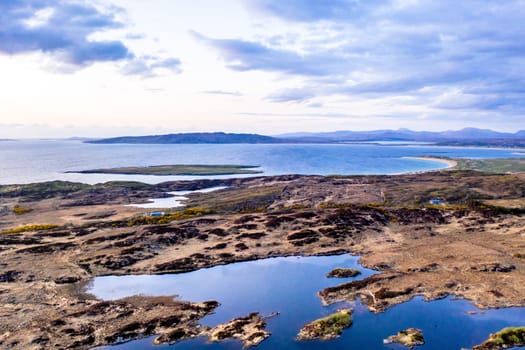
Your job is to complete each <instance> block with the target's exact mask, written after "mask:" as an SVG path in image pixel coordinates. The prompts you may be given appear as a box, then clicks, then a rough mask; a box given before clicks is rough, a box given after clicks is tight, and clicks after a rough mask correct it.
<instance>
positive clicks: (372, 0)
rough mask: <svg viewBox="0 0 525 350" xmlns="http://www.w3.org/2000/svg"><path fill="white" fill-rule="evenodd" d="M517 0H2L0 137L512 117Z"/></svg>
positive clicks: (522, 51) (519, 65)
mask: <svg viewBox="0 0 525 350" xmlns="http://www.w3.org/2000/svg"><path fill="white" fill-rule="evenodd" d="M524 18H525V1H523V0H515V1H511V0H499V1H489V0H483V1H482V0H479V1H478V0H464V1H457V0H454V1H452V0H439V1H436V0H384V1H381V0H366V1H359V0H330V1H328V0H327V1H321V0H319V1H317V0H316V1H314V0H221V1H216V0H105V1H101V0H90V1H82V0H0V138H10V137H12V138H20V137H70V136H84V137H102V136H117V135H143V134H159V133H173V132H196V131H227V132H250V133H252V132H253V133H262V134H268V135H275V134H280V133H287V132H294V131H333V130H374V129H398V128H410V129H413V130H450V129H460V128H464V127H479V128H491V129H494V130H499V131H517V130H521V129H525V117H524V116H525V113H524V112H525V25H523V19H524Z"/></svg>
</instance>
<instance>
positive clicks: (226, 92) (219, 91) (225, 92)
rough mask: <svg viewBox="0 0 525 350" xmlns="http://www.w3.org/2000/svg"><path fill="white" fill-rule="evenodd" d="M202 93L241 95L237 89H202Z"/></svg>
mask: <svg viewBox="0 0 525 350" xmlns="http://www.w3.org/2000/svg"><path fill="white" fill-rule="evenodd" d="M202 93H203V94H208V95H226V96H238V97H239V96H243V94H242V93H240V92H239V91H225V90H207V91H203V92H202Z"/></svg>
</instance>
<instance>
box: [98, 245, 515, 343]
mask: <svg viewBox="0 0 525 350" xmlns="http://www.w3.org/2000/svg"><path fill="white" fill-rule="evenodd" d="M335 267H350V268H357V269H359V270H361V272H362V274H361V275H359V276H357V277H354V278H349V279H334V278H326V273H328V272H329V271H331V270H332V269H333V268H335ZM374 273H376V272H375V271H373V270H369V269H365V268H363V267H362V266H360V265H359V263H358V257H355V256H350V255H338V256H320V257H283V258H270V259H262V260H257V261H249V262H242V263H235V264H230V265H224V266H217V267H212V268H207V269H201V270H198V271H194V272H188V273H182V274H171V275H139V276H104V277H98V278H96V279H94V281H93V283H92V285H91V286H90V288H89V292H90V293H92V294H94V295H96V296H97V297H99V298H101V299H105V300H110V299H118V298H121V297H124V296H129V295H134V294H144V295H178V296H179V298H180V299H182V300H189V301H195V302H197V301H204V300H217V301H219V302H220V303H221V305H220V306H219V307H218V308H217V309H216V312H215V314H212V315H209V316H207V317H205V318H204V319H202V321H201V324H203V325H207V326H214V325H217V324H219V323H223V322H226V321H229V320H230V319H232V318H236V317H239V316H245V315H247V314H248V313H250V312H253V311H259V312H260V313H261V314H262V315H269V314H270V313H272V312H280V315H278V316H276V317H273V318H270V319H268V326H267V329H268V330H269V331H270V332H271V333H272V335H271V336H270V337H269V338H268V339H267V340H265V341H264V342H263V343H261V344H260V345H259V346H258V347H257V349H261V350H263V349H401V348H402V347H401V346H399V345H396V344H388V345H384V344H383V339H384V338H387V337H388V336H389V335H392V334H395V333H397V332H398V331H399V330H402V329H406V328H409V327H416V328H420V329H422V330H423V333H424V336H425V338H426V341H427V343H426V344H425V345H423V346H421V347H418V349H458V350H459V349H461V348H470V347H472V346H474V345H476V344H479V343H481V342H482V341H484V340H485V339H486V338H487V337H488V335H489V334H490V333H493V332H496V331H498V330H500V329H501V328H503V327H506V326H517V325H525V308H506V309H495V310H483V311H480V310H478V309H477V308H476V307H474V306H473V305H472V304H471V303H470V302H468V301H465V300H453V299H452V298H450V297H449V298H446V299H442V300H437V301H432V302H425V301H424V300H423V299H422V298H420V297H418V298H415V299H413V300H411V301H410V302H407V303H404V304H401V305H397V306H394V307H392V308H390V309H388V310H387V311H386V312H384V313H381V314H374V313H371V312H369V311H368V310H367V309H366V307H365V306H363V305H362V304H360V303H359V302H355V303H339V304H335V305H330V306H327V307H325V306H322V305H321V300H320V299H319V298H318V297H317V296H316V293H317V292H318V291H319V290H321V289H323V288H326V287H328V286H333V285H337V284H339V283H343V282H346V281H348V280H352V279H362V278H365V277H367V276H370V275H372V274H374ZM341 307H352V308H353V309H354V315H353V319H354V323H353V325H352V326H351V327H350V328H348V329H346V330H345V331H344V332H343V335H342V336H341V337H340V338H339V339H336V340H331V341H326V342H322V341H308V342H298V341H296V340H295V339H294V338H295V336H296V335H297V332H298V331H299V329H300V328H301V327H302V326H303V325H304V324H305V323H307V322H310V321H313V320H315V319H317V318H319V317H323V316H326V315H328V314H330V313H332V312H334V311H335V310H337V309H338V308H341ZM473 312H474V313H473ZM153 339H154V337H149V338H145V339H141V340H136V341H131V342H127V343H124V344H118V345H113V346H106V347H102V348H99V349H108V350H117V349H119V350H123V349H126V350H127V349H138V348H140V349H166V348H169V349H176V350H183V349H184V350H186V349H241V348H242V344H241V343H240V342H239V341H226V342H222V343H208V342H207V341H206V339H205V338H197V339H192V340H188V341H184V342H181V343H177V344H174V345H160V346H158V345H152V340H153Z"/></svg>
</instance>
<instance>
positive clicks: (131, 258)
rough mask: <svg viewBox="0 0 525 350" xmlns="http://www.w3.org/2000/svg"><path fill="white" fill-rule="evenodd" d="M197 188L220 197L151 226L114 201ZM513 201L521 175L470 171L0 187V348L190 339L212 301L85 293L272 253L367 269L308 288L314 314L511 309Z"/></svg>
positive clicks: (519, 196)
mask: <svg viewBox="0 0 525 350" xmlns="http://www.w3.org/2000/svg"><path fill="white" fill-rule="evenodd" d="M212 186H229V188H227V189H224V190H221V191H218V192H212V193H195V194H192V195H190V196H189V197H190V199H189V200H188V201H187V203H186V204H187V206H186V207H185V208H179V209H174V210H170V211H168V212H167V213H166V215H164V216H160V217H152V216H149V215H148V212H147V211H145V210H144V209H139V208H133V207H129V206H125V205H126V204H129V203H134V202H137V201H142V202H145V201H147V199H148V198H158V197H161V196H166V192H168V191H177V190H195V189H199V188H205V187H212ZM432 199H439V202H440V204H439V205H436V204H432V203H430V202H429V201H431V200H432ZM524 200H525V175H524V174H505V175H498V174H490V175H488V174H482V173H476V172H471V171H443V172H434V173H424V174H409V175H399V176H351V177H321V176H296V175H290V176H276V177H260V178H248V179H229V180H199V181H191V182H169V183H163V184H159V185H145V184H139V183H107V184H103V185H94V186H89V185H83V184H75V183H63V182H53V183H42V184H33V185H23V186H16V185H12V186H0V347H3V348H12V349H52V348H79V349H88V348H91V347H94V346H97V345H102V344H108V343H112V342H115V341H123V340H126V339H134V338H137V337H144V336H147V335H150V334H151V335H153V334H156V335H157V338H156V339H157V340H156V342H159V343H160V342H172V341H176V340H180V339H184V338H187V337H193V336H197V335H202V334H203V333H202V332H203V329H201V328H202V327H201V326H200V325H199V319H200V318H202V317H203V316H205V315H206V314H208V313H210V312H213V309H214V308H215V307H216V306H217V303H216V302H213V301H202V300H195V301H187V302H186V301H180V300H174V299H173V298H172V297H164V298H147V297H140V296H137V297H132V298H126V299H122V300H115V301H100V300H97V299H95V298H94V297H93V296H90V295H87V294H85V292H84V291H85V285H86V284H87V283H89V281H90V280H91V279H92V278H93V277H95V276H101V275H124V274H144V273H147V274H156V273H177V272H183V271H191V270H195V269H199V268H202V267H208V266H214V265H219V264H228V263H232V262H237V261H246V260H254V259H260V258H266V257H274V256H290V255H328V254H340V253H345V252H349V253H352V254H357V255H360V256H361V261H360V262H361V263H362V264H363V265H364V266H365V267H368V268H373V269H376V270H378V273H377V274H375V275H373V276H370V277H368V278H365V279H363V280H359V281H353V282H348V283H343V284H341V285H339V286H336V287H332V288H327V289H325V290H323V291H320V292H319V296H320V297H321V298H322V301H323V302H324V303H333V302H336V301H340V300H353V299H355V298H360V299H362V300H363V302H364V303H365V304H366V305H367V306H368V307H369V309H370V310H373V311H376V312H381V311H383V310H385V309H387V308H388V307H390V306H392V305H395V304H398V303H401V302H404V301H407V300H409V299H411V298H413V297H414V296H416V295H422V296H424V297H425V298H426V299H428V300H431V299H437V298H442V297H444V296H447V295H455V296H458V297H462V298H466V299H468V300H471V301H473V302H474V304H475V305H477V306H479V307H481V308H489V307H505V306H525V292H524V290H523V285H525V259H524V256H525V217H523V216H522V214H523V209H522V208H523V203H524ZM495 203H497V205H496V204H495ZM505 203H513V205H512V206H505ZM15 207H16V208H17V209H15ZM253 311H257V310H253ZM239 316H241V315H239ZM256 323H257V322H256ZM260 335H261V336H262V333H261V334H260ZM257 339H259V338H257Z"/></svg>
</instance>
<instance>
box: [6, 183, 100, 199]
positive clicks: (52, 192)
mask: <svg viewBox="0 0 525 350" xmlns="http://www.w3.org/2000/svg"><path fill="white" fill-rule="evenodd" d="M89 187H90V186H89V185H86V184H82V183H77V182H68V181H49V182H41V183H34V184H28V185H3V186H0V196H1V197H5V198H14V197H25V199H26V200H42V199H46V198H52V197H56V196H63V195H66V194H69V193H72V192H77V191H80V190H84V189H87V188H89Z"/></svg>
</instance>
